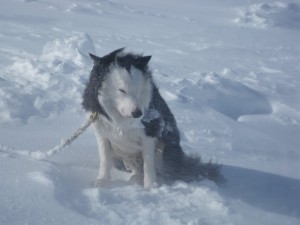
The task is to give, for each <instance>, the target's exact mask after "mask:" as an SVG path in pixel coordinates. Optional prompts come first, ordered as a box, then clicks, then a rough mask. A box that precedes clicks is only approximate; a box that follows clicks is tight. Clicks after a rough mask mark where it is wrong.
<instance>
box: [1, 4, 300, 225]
mask: <svg viewBox="0 0 300 225" xmlns="http://www.w3.org/2000/svg"><path fill="white" fill-rule="evenodd" d="M0 3H1V7H0V179H1V184H0V202H1V204H0V224H1V225H2V224H5V225H6V224H7V225H14V224H30V225H40V224H45V225H50V224H66V225H77V224H78V225H82V224H85V225H96V224H97V225H98V224H147V225H148V224H155V225H156V224H158V225H159V224H186V225H192V224H193V225H196V224H201V225H202V224H207V225H213V224H216V225H219V224H224V225H239V224H243V225H253V224H263V225H282V224H286V225H295V224H300V211H299V209H300V197H299V196H300V183H299V181H300V175H299V171H300V164H299V161H300V152H299V146H300V139H299V134H300V105H299V99H300V88H299V87H300V79H299V74H300V64H299V55H300V46H299V32H300V29H299V28H300V27H299V24H300V15H299V11H300V10H299V8H300V4H299V2H298V1H292V0H286V1H283V0H281V1H263V0H251V1H240V0H230V1H224V0H212V1H204V0H187V1H180V0H164V1H156V0H153V1H146V0H140V1H129V0H124V1H116V0H63V1H62V0H51V1H50V0H43V1H40V0H10V1H5V0H0ZM257 28H259V29H257ZM121 47H126V49H127V50H128V51H131V50H132V51H134V52H137V53H144V54H145V55H152V58H151V61H150V63H149V66H150V69H151V70H152V72H153V78H154V80H155V82H156V84H157V86H158V87H159V91H160V93H161V95H162V96H163V97H164V98H165V100H166V102H167V103H168V105H169V107H170V109H171V110H172V112H173V114H174V116H175V117H176V120H177V124H178V128H179V129H180V133H181V145H182V147H183V149H184V151H185V152H187V153H189V154H193V153H196V154H197V155H201V157H202V158H203V161H206V162H207V161H209V160H212V162H216V163H220V164H222V165H223V167H222V171H223V174H224V176H225V178H226V179H227V183H226V184H225V185H223V186H221V187H216V186H215V185H214V184H213V183H211V182H209V181H202V182H194V183H191V184H186V183H183V182H177V183H175V184H173V185H170V186H167V185H162V186H160V187H157V188H153V189H151V190H150V191H145V190H143V188H142V187H140V186H138V185H136V184H132V183H130V182H129V181H128V180H129V174H128V173H125V172H120V171H118V170H114V171H113V174H112V177H113V182H112V183H111V184H110V185H107V186H106V187H102V188H99V189H97V188H93V187H92V183H93V182H94V179H95V177H96V176H97V171H98V166H99V165H98V164H99V162H98V153H97V151H98V150H97V144H96V140H95V137H94V134H93V130H92V129H89V130H87V132H85V133H84V134H83V135H82V136H80V138H79V139H78V140H77V141H75V142H74V143H73V144H72V145H71V146H70V147H69V148H68V149H66V151H63V152H61V153H60V154H56V155H53V156H51V157H48V158H47V157H44V156H45V155H46V154H45V152H47V150H49V149H51V148H52V147H53V146H56V145H57V144H59V143H60V140H61V139H62V138H65V137H68V136H69V135H70V134H71V132H72V131H73V130H75V129H76V128H77V127H78V126H80V124H81V123H82V122H83V121H85V120H86V115H85V113H84V111H83V110H82V109H81V102H82V94H83V88H84V86H85V83H86V82H87V79H88V77H89V73H90V70H91V67H92V61H91V60H90V59H89V57H88V53H89V52H92V53H95V54H97V55H100V56H101V55H105V54H107V53H108V52H111V51H112V50H114V49H117V48H121ZM158 116H159V114H158V113H157V112H156V111H155V110H154V111H151V110H150V111H149V114H148V115H147V118H146V119H148V120H151V119H153V118H157V117H158Z"/></svg>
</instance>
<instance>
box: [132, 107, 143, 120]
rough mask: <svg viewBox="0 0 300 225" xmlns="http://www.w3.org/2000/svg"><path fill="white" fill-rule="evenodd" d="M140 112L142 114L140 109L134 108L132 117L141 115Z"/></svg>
mask: <svg viewBox="0 0 300 225" xmlns="http://www.w3.org/2000/svg"><path fill="white" fill-rule="evenodd" d="M142 114H143V112H142V110H140V109H136V110H134V111H133V112H132V117H133V118H139V117H141V116H142Z"/></svg>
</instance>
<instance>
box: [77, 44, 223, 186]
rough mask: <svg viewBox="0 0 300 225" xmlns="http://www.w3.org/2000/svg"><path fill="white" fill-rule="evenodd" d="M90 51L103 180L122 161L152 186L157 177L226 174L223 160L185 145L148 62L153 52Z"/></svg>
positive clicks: (88, 104) (88, 95)
mask: <svg viewBox="0 0 300 225" xmlns="http://www.w3.org/2000/svg"><path fill="white" fill-rule="evenodd" d="M90 57H91V58H92V60H93V61H94V66H93V69H92V71H91V75H90V79H89V82H88V83H87V85H86V88H85V91H84V94H83V102H82V105H83V107H84V109H85V110H86V111H88V112H97V113H98V115H99V116H98V118H97V120H96V121H95V123H94V128H95V133H96V139H97V143H98V148H99V156H100V169H99V175H98V178H97V181H96V184H97V185H103V184H105V183H106V182H108V181H109V180H110V176H111V175H110V171H111V169H112V167H118V166H116V162H119V165H120V162H121V163H122V165H123V168H126V169H127V170H128V171H131V173H132V175H131V178H130V180H132V181H135V182H139V183H141V184H143V185H144V187H145V188H146V189H148V188H151V187H153V186H155V185H156V184H157V180H159V181H163V182H171V181H174V180H183V181H186V182H189V181H193V180H199V179H203V178H207V179H210V180H213V181H215V182H216V183H220V182H221V181H222V180H223V177H222V175H221V174H220V171H219V170H220V166H219V165H215V164H212V163H203V162H202V161H201V159H200V157H199V156H195V155H192V156H188V155H186V154H185V153H184V152H183V151H182V149H181V146H180V136H179V131H178V128H177V125H176V121H175V118H174V116H173V114H172V113H171V111H170V109H169V107H168V106H167V104H166V102H165V101H164V99H163V98H162V97H161V95H160V94H159V91H158V88H157V87H156V85H155V84H154V82H153V79H152V75H151V71H150V70H149V68H148V62H149V61H150V59H151V56H143V55H138V54H133V53H125V52H124V48H121V49H117V50H115V51H113V52H111V53H109V54H108V55H105V56H103V57H98V56H95V55H92V54H90ZM119 167H120V166H119Z"/></svg>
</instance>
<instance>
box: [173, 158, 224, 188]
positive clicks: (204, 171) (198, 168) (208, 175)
mask: <svg viewBox="0 0 300 225" xmlns="http://www.w3.org/2000/svg"><path fill="white" fill-rule="evenodd" d="M181 163H182V167H181V169H180V171H179V174H178V175H179V177H178V178H179V180H183V181H186V182H191V181H195V180H202V179H208V180H211V181H213V182H215V183H216V184H217V185H221V184H223V183H225V182H226V179H225V178H224V176H223V175H222V174H221V167H222V166H221V165H220V164H217V163H213V162H212V161H210V162H207V163H205V162H203V161H202V159H201V157H200V156H199V155H197V154H192V155H186V154H184V157H183V160H182V162H181Z"/></svg>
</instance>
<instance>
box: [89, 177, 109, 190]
mask: <svg viewBox="0 0 300 225" xmlns="http://www.w3.org/2000/svg"><path fill="white" fill-rule="evenodd" d="M109 184H110V180H109V179H108V178H97V179H96V180H95V181H94V182H93V184H92V186H93V187H95V188H99V187H107V186H108V185H109Z"/></svg>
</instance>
